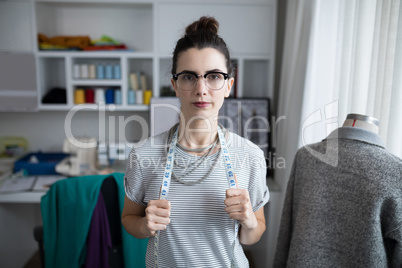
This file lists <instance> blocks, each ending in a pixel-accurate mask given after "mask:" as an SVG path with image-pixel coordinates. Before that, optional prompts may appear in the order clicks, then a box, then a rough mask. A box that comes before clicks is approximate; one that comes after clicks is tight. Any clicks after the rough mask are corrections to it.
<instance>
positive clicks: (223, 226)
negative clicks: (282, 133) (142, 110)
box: [125, 132, 269, 267]
mask: <svg viewBox="0 0 402 268" xmlns="http://www.w3.org/2000/svg"><path fill="white" fill-rule="evenodd" d="M167 138H168V132H164V133H162V134H160V135H158V136H155V137H151V138H148V139H147V140H146V141H145V142H144V143H142V144H141V145H136V146H134V148H133V149H132V151H131V152H130V155H129V158H128V161H127V169H126V174H125V189H126V195H127V197H128V198H129V199H130V200H132V201H134V202H135V203H137V204H140V205H143V206H146V205H147V204H148V202H149V201H150V200H156V199H159V190H160V186H161V184H162V178H163V172H164V168H165V165H166V155H167V154H166V139H167ZM227 146H228V150H229V153H230V158H231V162H232V166H233V170H234V173H235V174H236V175H237V179H238V185H239V188H243V189H248V191H249V194H250V199H251V205H252V207H253V211H257V210H259V209H260V208H262V207H263V206H264V205H265V204H266V203H267V202H268V199H269V191H268V187H267V185H266V162H265V158H264V155H263V152H262V150H261V149H260V148H258V147H257V146H256V145H255V144H253V143H251V142H250V141H248V140H246V139H244V138H242V137H240V136H238V135H237V134H234V133H231V132H229V135H228V138H227ZM197 158H199V156H194V155H191V154H189V153H187V152H185V151H183V150H181V149H180V148H179V147H176V151H175V163H176V165H175V167H174V171H175V173H176V175H177V176H179V177H180V175H183V174H186V173H187V172H186V171H189V168H191V167H189V165H191V163H192V162H194V161H195V160H196V159H197ZM215 161H218V162H217V163H216V165H215V167H214V169H213V171H212V173H211V174H210V175H209V176H208V177H207V178H206V179H205V180H204V181H202V182H200V183H198V184H195V185H185V184H183V183H181V182H179V181H178V180H177V179H175V178H174V177H172V179H171V184H170V188H169V194H168V198H167V199H168V200H169V201H170V203H171V214H170V219H171V222H170V224H169V225H168V226H167V228H166V230H163V231H160V235H159V250H158V256H159V257H158V264H159V267H230V265H231V259H232V256H233V252H232V251H233V250H232V243H233V240H234V221H233V220H232V219H230V217H229V215H228V214H227V213H226V212H225V204H224V200H225V198H226V190H227V189H228V188H229V187H228V180H227V177H226V171H225V167H224V161H223V159H222V155H221V154H220V153H219V152H217V153H214V154H212V155H210V156H207V157H206V159H205V161H204V162H203V164H201V165H200V166H198V167H197V168H196V169H195V170H194V171H193V172H192V173H190V174H189V175H187V176H186V177H183V179H182V180H184V181H198V180H199V179H200V178H203V177H204V176H205V175H206V174H207V173H208V172H209V171H210V169H211V167H213V166H214V163H215ZM240 232H241V228H240ZM234 257H235V263H236V264H237V265H238V267H248V266H249V264H248V260H247V258H246V256H245V254H244V252H243V248H242V246H241V244H240V243H239V238H238V237H237V240H236V244H235V250H234ZM146 265H147V267H154V265H155V259H154V237H151V238H149V242H148V248H147V253H146Z"/></svg>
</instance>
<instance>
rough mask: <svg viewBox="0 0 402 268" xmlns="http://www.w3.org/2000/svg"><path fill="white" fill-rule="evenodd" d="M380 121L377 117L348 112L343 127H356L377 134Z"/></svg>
mask: <svg viewBox="0 0 402 268" xmlns="http://www.w3.org/2000/svg"><path fill="white" fill-rule="evenodd" d="M379 125H380V122H379V121H378V119H376V118H374V117H371V116H367V115H361V114H348V116H347V117H346V120H345V122H344V123H343V127H358V128H363V129H365V130H369V131H371V132H374V133H376V134H378V132H379Z"/></svg>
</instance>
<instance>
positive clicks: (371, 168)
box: [273, 114, 402, 268]
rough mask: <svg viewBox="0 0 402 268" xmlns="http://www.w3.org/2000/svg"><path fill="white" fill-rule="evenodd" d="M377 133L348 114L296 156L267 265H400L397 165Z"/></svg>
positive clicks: (366, 119) (401, 208)
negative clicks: (269, 260)
mask: <svg viewBox="0 0 402 268" xmlns="http://www.w3.org/2000/svg"><path fill="white" fill-rule="evenodd" d="M378 132H379V121H378V120H377V119H375V118H373V117H370V116H366V115H359V114H348V115H347V118H346V120H345V122H344V124H343V126H342V127H340V128H338V129H336V130H334V131H333V132H331V134H330V135H328V136H327V137H326V138H325V139H324V140H322V141H321V142H317V143H314V144H309V145H306V146H304V147H302V148H300V149H299V150H298V151H297V153H296V155H295V158H294V161H293V165H292V170H291V174H290V177H289V181H288V185H287V190H286V196H285V201H284V205H283V210H282V219H281V226H280V230H279V234H278V243H277V247H276V253H275V258H274V265H273V266H274V267H279V268H280V267H313V266H314V267H402V225H401V222H402V160H401V159H399V158H397V157H396V156H394V155H392V154H391V153H390V152H389V151H388V150H387V149H386V148H385V144H384V142H383V141H382V140H381V137H380V136H379V135H378ZM312 152H316V154H313V153H312ZM326 159H330V160H334V159H335V160H336V161H334V162H327V161H324V160H326ZM335 162H336V164H333V163H335ZM329 163H332V164H329Z"/></svg>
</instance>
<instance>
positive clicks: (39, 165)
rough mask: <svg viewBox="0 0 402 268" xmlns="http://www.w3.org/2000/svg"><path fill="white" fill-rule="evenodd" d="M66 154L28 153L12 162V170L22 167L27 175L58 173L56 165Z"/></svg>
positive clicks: (18, 169)
mask: <svg viewBox="0 0 402 268" xmlns="http://www.w3.org/2000/svg"><path fill="white" fill-rule="evenodd" d="M68 156H70V155H69V154H65V153H42V152H38V153H29V154H27V155H25V156H24V157H22V158H20V159H19V160H17V161H16V162H15V163H14V172H18V171H20V170H22V169H24V170H26V171H27V172H28V174H29V175H48V174H58V173H57V172H56V170H55V168H56V165H57V164H58V163H59V162H60V161H61V160H63V159H64V158H65V157H68Z"/></svg>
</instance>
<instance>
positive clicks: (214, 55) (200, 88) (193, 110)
mask: <svg viewBox="0 0 402 268" xmlns="http://www.w3.org/2000/svg"><path fill="white" fill-rule="evenodd" d="M176 71H177V73H181V72H183V71H189V72H192V73H195V74H197V75H204V74H206V73H208V72H211V71H216V72H223V73H227V71H228V70H227V68H226V60H225V56H224V55H223V54H222V53H221V52H220V51H218V50H217V49H215V48H203V49H201V50H199V49H197V48H190V49H188V50H187V51H185V52H182V53H181V54H180V56H179V57H178V60H177V70H176ZM171 82H172V85H173V88H174V90H175V92H176V96H177V97H179V98H180V102H181V111H182V113H183V114H184V117H185V119H186V121H187V122H188V120H191V119H193V120H194V119H206V118H212V119H213V117H215V116H216V117H217V116H218V113H219V109H220V108H221V107H222V104H223V100H224V98H225V97H228V96H229V94H230V89H231V87H232V85H233V82H234V79H233V78H229V79H227V80H225V83H224V85H223V87H222V88H221V89H220V90H211V89H209V88H208V87H207V86H206V84H205V80H204V78H203V77H199V78H198V82H197V84H196V85H195V87H194V89H192V90H188V91H185V90H182V89H180V87H178V86H177V82H176V81H175V80H174V79H172V81H171Z"/></svg>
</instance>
